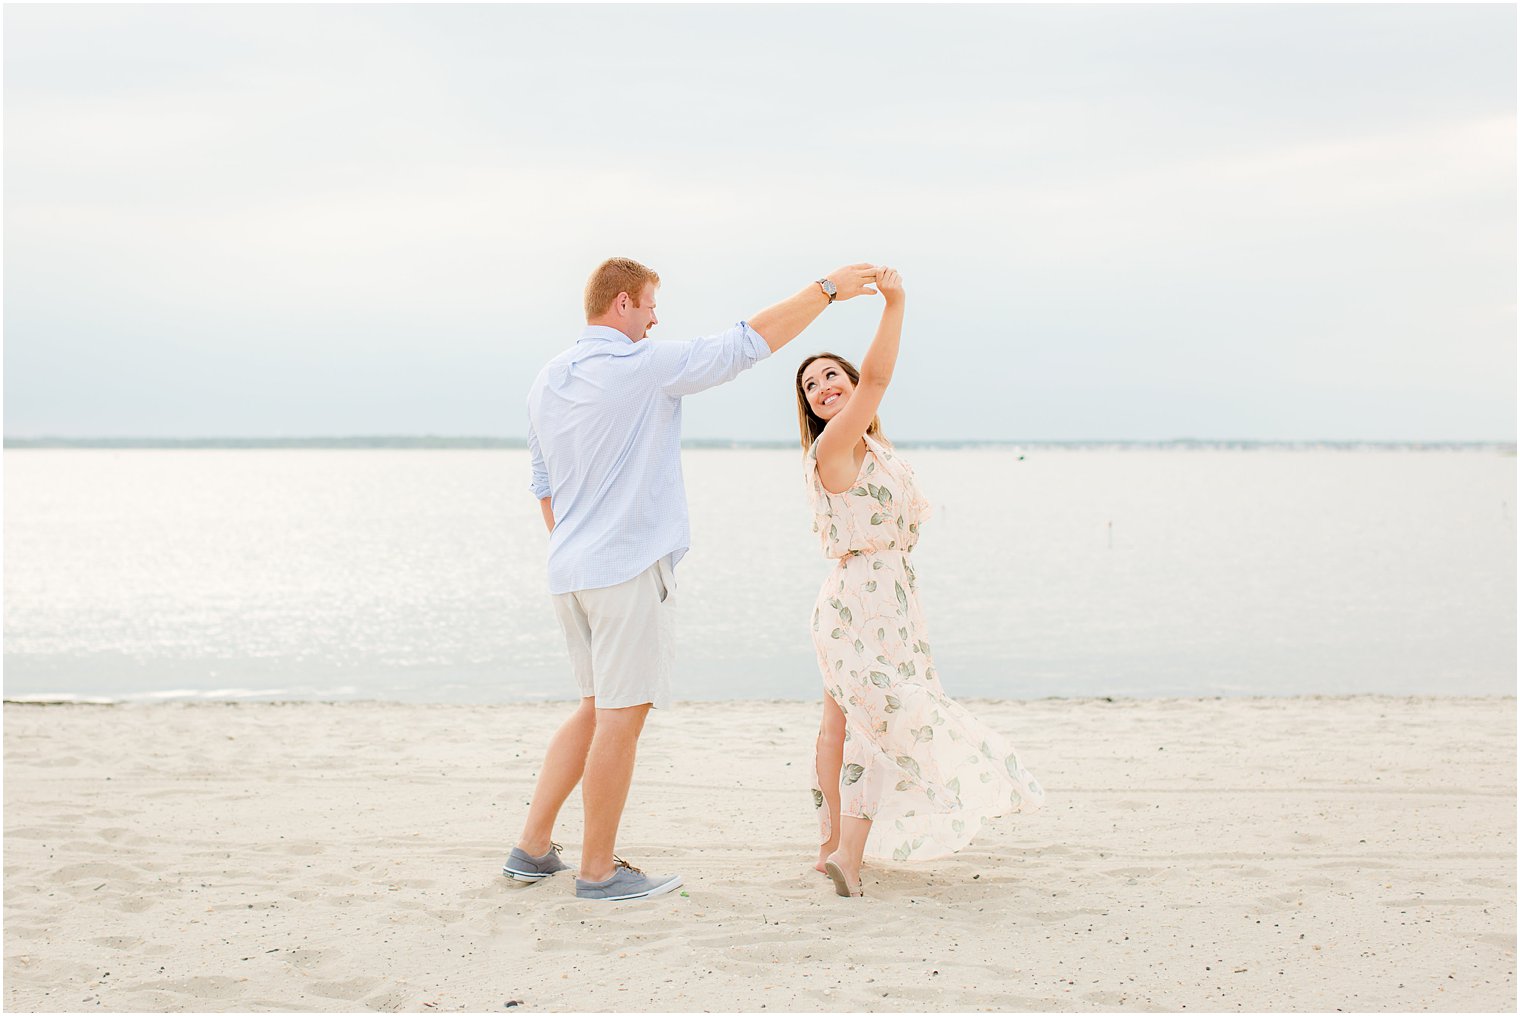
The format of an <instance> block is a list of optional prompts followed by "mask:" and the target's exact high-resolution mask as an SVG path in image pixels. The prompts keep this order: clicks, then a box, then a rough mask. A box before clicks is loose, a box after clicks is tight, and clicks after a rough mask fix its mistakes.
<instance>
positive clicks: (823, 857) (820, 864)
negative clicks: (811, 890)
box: [813, 854, 828, 875]
mask: <svg viewBox="0 0 1520 1016" xmlns="http://www.w3.org/2000/svg"><path fill="white" fill-rule="evenodd" d="M827 860H828V857H827V856H826V855H824V854H820V855H818V863H817V864H815V865H813V870H814V871H816V872H818V874H820V875H827V874H828V872H827V871H825V870H824V868H823V862H824V861H827Z"/></svg>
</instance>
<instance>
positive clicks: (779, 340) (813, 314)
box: [749, 264, 876, 353]
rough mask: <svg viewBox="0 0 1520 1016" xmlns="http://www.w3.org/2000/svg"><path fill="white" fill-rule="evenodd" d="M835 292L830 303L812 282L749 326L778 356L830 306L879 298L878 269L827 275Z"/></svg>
mask: <svg viewBox="0 0 1520 1016" xmlns="http://www.w3.org/2000/svg"><path fill="white" fill-rule="evenodd" d="M824 278H825V279H827V280H828V281H829V283H830V284H831V285H833V287H834V289H835V294H834V299H833V300H830V299H829V296H828V294H827V293H826V292H824V287H823V286H822V285H821V284H820V283H818V282H810V283H808V285H807V286H805V287H803V288H802V289H800V290H798V291H797V293H795V294H794V295H792V296H789V297H787V298H786V299H785V300H782V301H781V302H780V303H777V304H772V305H771V306H769V307H767V308H765V309H764V310H762V311H761V312H760V313H758V314H756V315H755V316H754V317H752V318H750V319H749V326H750V327H751V328H753V329H754V330H755V331H757V332H759V333H760V337H761V338H762V339H764V340H765V344H766V345H767V346H770V347H771V352H772V353H774V352H775V351H776V350H778V349H780V348H781V347H782V346H784V345H786V344H787V343H788V342H791V341H792V340H793V339H795V338H796V337H797V336H799V335H801V334H802V330H803V329H804V328H806V327H807V326H808V325H810V324H812V323H813V320H814V319H815V318H817V317H818V315H819V314H822V313H823V309H824V308H825V307H827V306H828V305H829V304H830V303H838V302H839V301H840V300H848V299H850V298H851V297H853V296H859V295H860V294H862V293H869V294H870V295H872V296H875V295H876V290H874V289H872V288H871V283H872V282H875V281H876V266H875V265H870V264H859V265H846V266H845V267H843V268H839V269H836V270H834V271H832V272H830V273H829V274H828V275H825V276H824Z"/></svg>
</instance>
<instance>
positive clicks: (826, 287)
mask: <svg viewBox="0 0 1520 1016" xmlns="http://www.w3.org/2000/svg"><path fill="white" fill-rule="evenodd" d="M815 281H816V282H817V284H818V288H819V289H821V290H823V295H824V296H826V297H828V298H829V303H833V302H834V297H835V296H837V295H838V294H839V288H838V287H837V286H835V285H834V284H833V283H832V282H830V281H829V280H828V279H817V280H815Z"/></svg>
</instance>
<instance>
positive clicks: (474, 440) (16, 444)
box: [5, 435, 1515, 455]
mask: <svg viewBox="0 0 1520 1016" xmlns="http://www.w3.org/2000/svg"><path fill="white" fill-rule="evenodd" d="M897 444H898V446H899V447H902V448H921V449H947V450H950V449H999V448H1003V449H1035V448H1038V449H1043V450H1052V451H1434V452H1444V451H1489V452H1499V453H1505V454H1509V455H1513V454H1515V443H1514V442H1513V441H1229V440H1218V441H1214V440H1203V439H1195V438H1178V439H1175V440H1170V441H1020V440H1015V439H1008V440H1000V441H969V440H950V441H899V442H897ZM526 447H527V442H526V441H524V440H523V439H522V438H515V437H436V436H431V435H425V436H420V437H404V436H375V437H189V438H173V437H7V438H5V448H6V449H8V450H9V449H16V450H21V449H94V450H123V449H163V450H175V449H221V450H277V449H319V450H345V449H349V450H368V449H417V450H425V449H477V450H478V449H513V450H520V449H524V448H526ZM681 447H683V448H691V449H702V448H724V449H742V450H775V449H793V448H796V447H797V444H796V442H793V441H741V440H733V439H728V438H689V439H687V440H685V441H682V442H681Z"/></svg>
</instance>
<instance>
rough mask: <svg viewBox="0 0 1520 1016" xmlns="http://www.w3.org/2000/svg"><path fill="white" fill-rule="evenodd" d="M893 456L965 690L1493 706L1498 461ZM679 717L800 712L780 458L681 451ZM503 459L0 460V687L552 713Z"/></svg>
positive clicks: (950, 682)
mask: <svg viewBox="0 0 1520 1016" xmlns="http://www.w3.org/2000/svg"><path fill="white" fill-rule="evenodd" d="M1024 455H1025V458H1024V459H1022V460H1020V459H1019V456H1018V453H1016V452H1011V451H1008V450H987V449H980V450H965V451H949V450H935V451H916V452H910V453H909V457H910V458H911V460H912V461H913V463H914V465H915V467H916V469H917V471H918V474H919V478H920V481H921V483H922V485H923V487H924V489H925V491H926V492H927V494H928V495H929V497H930V499H931V501H933V502H934V504H935V507H936V512H937V514H936V516H935V517H934V519H932V520H931V522H930V523H929V524H928V526H927V527H926V528H925V535H924V539H923V542H922V543H921V544H920V546H919V549H918V550H917V551H916V552H915V563H916V567H917V569H918V574H919V577H920V581H921V592H922V595H923V597H924V604H925V609H926V611H927V613H928V618H929V623H930V627H931V629H932V631H933V641H934V645H935V652H936V657H937V663H938V665H939V667H938V669H939V670H940V672H941V675H942V677H943V679H944V682H945V685H946V688H947V690H949V691H950V693H951V694H953V695H959V696H967V697H970V696H996V697H1015V698H1033V697H1043V696H1049V695H1061V696H1084V695H1123V696H1174V695H1260V694H1266V695H1293V694H1314V693H1324V694H1345V693H1356V692H1384V693H1449V694H1513V693H1514V690H1515V660H1516V655H1515V650H1516V644H1515V606H1516V604H1515V560H1516V559H1515V514H1514V495H1515V480H1516V475H1515V458H1514V456H1513V454H1505V453H1499V452H1492V451H1458V452H1400V451H1356V452H1352V451H1139V450H1130V451H1061V450H1044V449H1039V448H1035V449H1032V450H1026V451H1025V452H1024ZM685 463H686V476H687V488H688V492H689V495H690V502H691V514H692V531H693V543H694V546H693V549H692V551H691V553H690V555H689V556H688V557H687V558H686V560H685V561H684V562H683V563H682V565H681V567H680V569H679V571H678V573H677V577H678V580H679V583H680V590H679V594H678V595H679V596H680V597H681V599H682V620H681V625H682V628H681V652H680V657H679V660H680V666H679V669H678V672H677V689H678V690H677V697H684V698H695V699H729V698H812V697H814V696H815V695H816V694H817V693H818V676H817V671H816V667H815V664H814V661H813V656H812V650H811V644H810V642H809V636H810V632H809V629H808V618H809V612H810V609H811V606H812V602H813V597H814V595H815V594H816V592H817V589H818V586H819V583H820V582H821V580H822V578H823V576H824V574H825V573H826V572H827V570H828V565H827V563H826V562H825V561H824V560H823V558H822V557H821V555H820V553H819V551H818V548H817V544H816V542H815V537H814V536H813V535H812V533H811V531H810V525H811V517H810V515H809V513H808V509H807V507H806V504H805V502H804V498H803V493H802V489H801V484H800V480H799V476H798V469H799V457H798V455H797V454H796V453H794V452H791V451H756V450H745V451H711V450H700V451H699V450H691V451H687V452H686V453H685ZM527 476H528V467H527V457H526V453H525V452H521V451H504V450H491V451H441V450H424V451H395V450H372V451H319V450H306V451H291V450H278V451H226V450H196V451H154V450H133V451H86V450H11V451H7V452H6V453H5V481H6V482H5V694H6V695H7V696H10V697H25V696H39V695H40V696H62V695H78V696H101V697H109V698H138V697H180V696H202V695H204V696H212V697H263V696H272V697H320V698H394V699H406V700H415V701H481V702H492V701H506V700H517V699H540V698H568V697H570V696H571V695H572V694H573V691H572V685H571V682H570V678H569V676H568V667H567V664H566V660H565V651H564V645H563V642H562V640H561V636H560V633H559V630H558V628H557V626H556V624H555V621H554V617H553V614H552V612H551V610H550V608H549V604H548V599H547V596H546V594H545V592H544V583H545V579H544V550H545V542H546V536H545V534H544V532H543V524H542V522H541V521H540V519H539V517H538V506H537V504H536V502H534V501H533V499H532V498H531V496H530V495H529V494H528V491H527Z"/></svg>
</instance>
